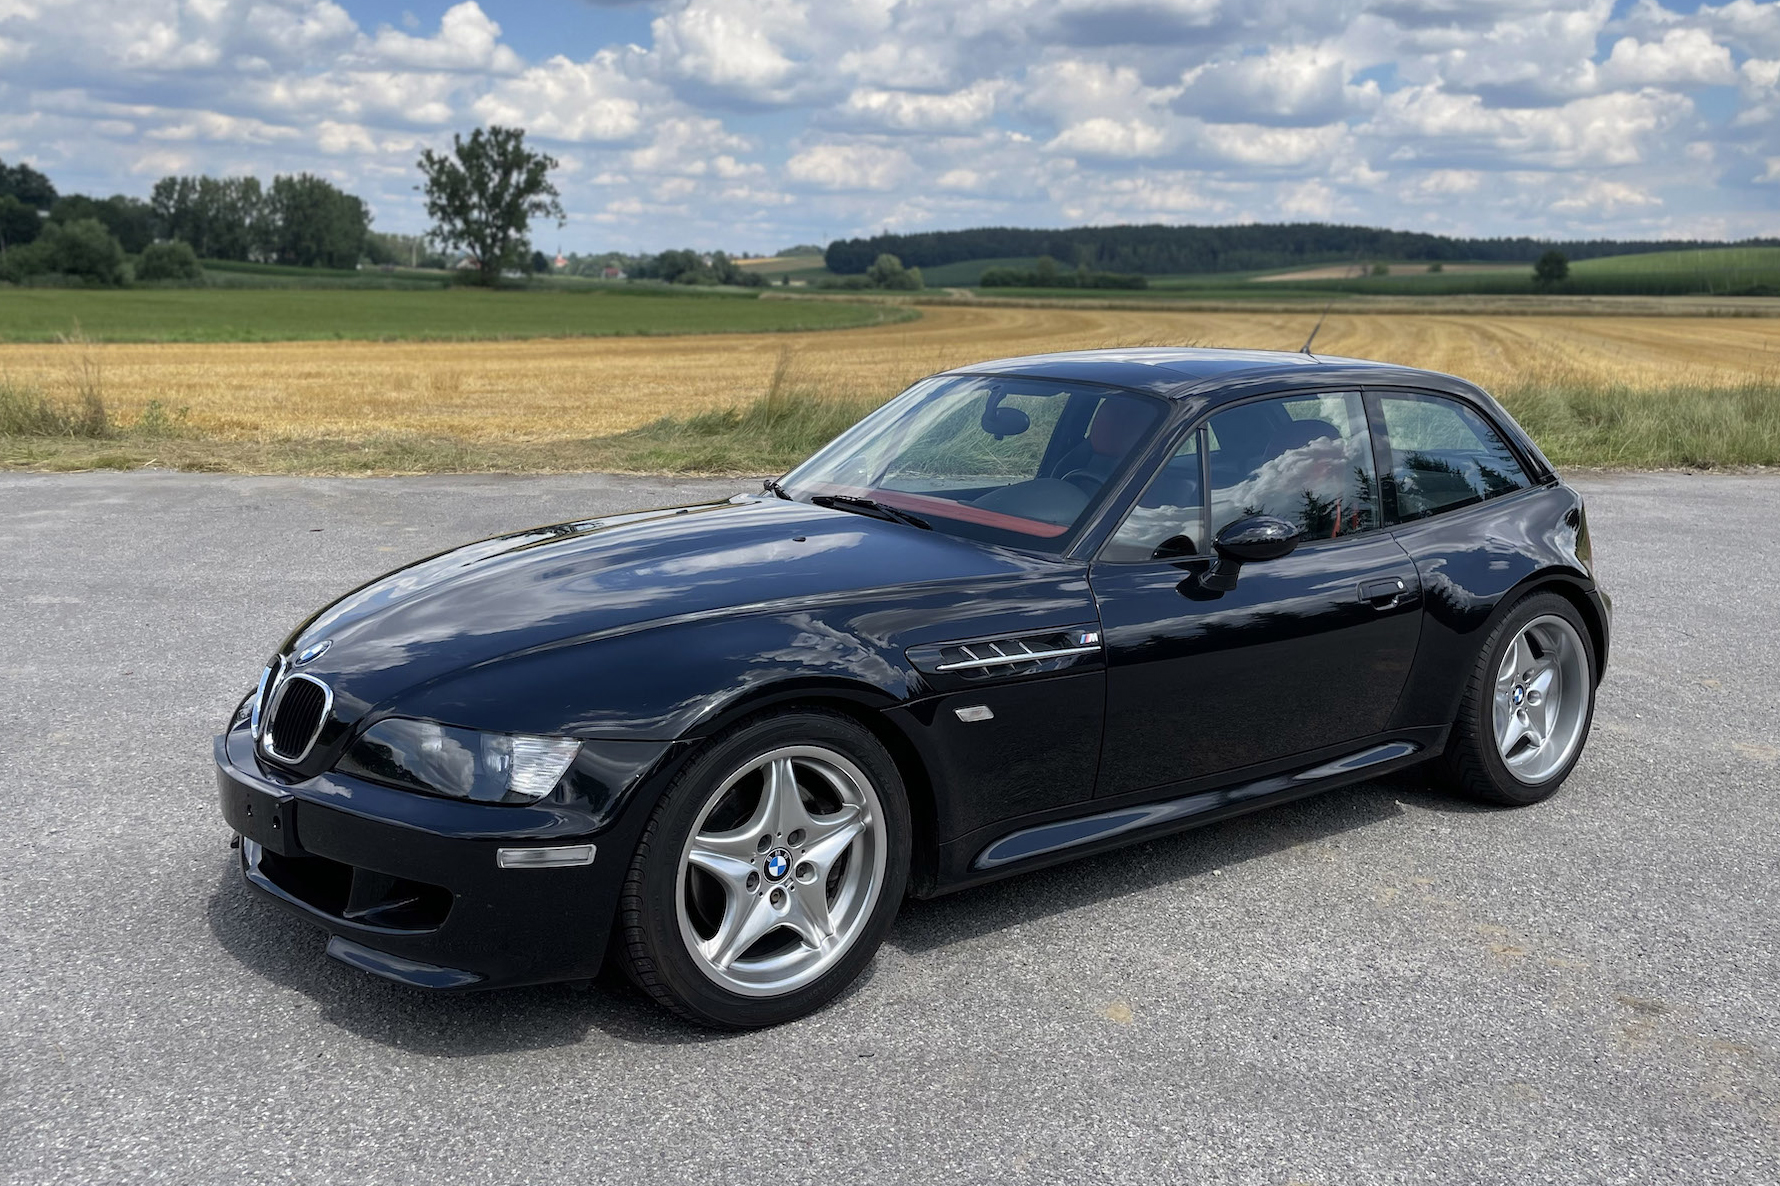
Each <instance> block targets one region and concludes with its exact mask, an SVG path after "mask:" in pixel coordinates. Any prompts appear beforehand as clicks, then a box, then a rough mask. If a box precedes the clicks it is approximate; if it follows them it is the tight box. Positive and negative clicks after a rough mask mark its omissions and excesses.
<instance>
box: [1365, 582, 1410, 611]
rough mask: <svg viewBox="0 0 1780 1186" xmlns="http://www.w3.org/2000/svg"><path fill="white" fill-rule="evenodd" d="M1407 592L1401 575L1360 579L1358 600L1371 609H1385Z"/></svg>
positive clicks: (1400, 599) (1406, 585) (1401, 598)
mask: <svg viewBox="0 0 1780 1186" xmlns="http://www.w3.org/2000/svg"><path fill="white" fill-rule="evenodd" d="M1408 592H1409V585H1408V584H1407V583H1406V582H1405V581H1404V580H1403V578H1402V577H1386V578H1384V579H1383V580H1381V581H1361V582H1360V600H1361V601H1364V602H1365V603H1366V604H1367V605H1370V606H1371V607H1372V608H1373V609H1377V610H1386V609H1390V608H1392V607H1393V606H1395V605H1397V604H1398V603H1399V602H1401V601H1402V600H1403V598H1404V596H1405V595H1406V594H1407V593H1408Z"/></svg>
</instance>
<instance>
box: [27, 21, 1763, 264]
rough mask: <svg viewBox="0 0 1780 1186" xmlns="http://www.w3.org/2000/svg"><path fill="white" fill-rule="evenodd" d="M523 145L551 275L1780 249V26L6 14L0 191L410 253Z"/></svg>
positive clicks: (1712, 23) (1718, 23) (1725, 23)
mask: <svg viewBox="0 0 1780 1186" xmlns="http://www.w3.org/2000/svg"><path fill="white" fill-rule="evenodd" d="M489 122H495V123H508V124H518V125H520V126H523V127H525V128H527V129H528V130H529V132H530V135H531V137H532V138H533V139H534V140H535V141H537V142H538V143H539V144H541V145H542V146H544V147H545V148H547V149H548V150H549V151H550V152H552V153H553V154H554V155H556V156H557V157H558V158H560V159H561V161H562V169H561V171H560V174H559V176H558V183H559V185H560V187H561V189H562V194H563V202H564V205H565V207H566V208H567V210H568V213H569V220H568V224H567V225H566V226H565V227H563V228H561V229H560V230H558V229H556V228H554V227H550V228H544V229H541V230H540V232H539V233H538V234H537V235H536V238H537V240H538V242H539V245H540V246H543V247H546V248H552V247H556V246H561V247H563V248H565V249H568V250H581V251H597V250H605V249H620V250H656V249H660V248H663V247H669V246H678V245H689V246H699V247H723V248H727V249H730V250H753V251H767V250H772V249H775V248H778V247H783V246H786V245H789V244H792V243H797V242H826V241H827V240H828V239H830V238H834V237H838V236H842V235H852V234H860V233H869V232H873V231H877V230H881V229H886V228H888V229H891V230H899V231H910V230H922V229H935V228H946V227H963V226H980V225H990V224H1011V225H1024V226H1061V225H1073V224H1080V223H1090V222H1091V223H1112V222H1171V223H1219V222H1253V221H1278V220H1287V219H1290V220H1297V219H1321V220H1336V221H1344V222H1361V223H1369V224H1378V225H1386V226H1393V227H1400V228H1406V229H1417V230H1431V231H1441V232H1449V233H1460V234H1483V235H1511V234H1535V235H1547V236H1554V237H1572V236H1594V235H1604V236H1614V237H1640V238H1646V237H1647V238H1685V237H1706V238H1718V237H1730V238H1740V237H1746V236H1751V235H1780V0H1727V2H1726V3H1722V4H1711V3H1699V2H1698V0H1669V2H1668V3H1666V4H1664V3H1658V2H1657V0H969V2H962V3H960V2H950V0H948V2H940V0H632V2H622V0H618V2H614V0H602V2H598V3H595V2H589V0H554V2H551V3H532V4H503V3H499V2H498V0H486V2H483V3H478V2H474V0H466V2H462V3H456V4H449V3H410V4H401V3H396V2H389V0H375V2H368V0H343V2H335V0H0V158H3V159H6V160H18V159H24V160H27V161H30V162H32V163H33V164H35V165H37V166H38V167H39V168H41V169H43V170H45V171H46V172H48V173H49V174H50V175H51V177H52V178H53V179H54V180H55V181H56V182H57V184H58V185H59V186H60V187H61V188H62V189H63V190H64V191H76V192H94V193H112V192H123V193H130V194H138V195H145V194H146V193H147V191H148V189H149V187H150V186H151V185H152V184H153V183H154V181H155V179H156V178H157V177H160V176H163V175H165V174H168V173H174V172H209V173H215V174H238V173H255V174H258V175H259V176H261V177H270V176H271V175H272V174H273V173H277V172H296V171H309V172H314V173H319V174H322V175H324V176H327V177H329V178H330V179H332V180H334V181H335V182H337V183H338V184H340V185H342V186H344V187H346V188H348V189H350V190H352V191H353V192H355V193H359V194H361V195H362V196H364V197H365V198H366V199H367V200H368V201H369V202H370V203H371V205H372V208H373V211H374V213H375V218H376V226H377V227H378V228H379V229H383V230H391V231H404V232H409V231H418V230H422V229H424V227H425V217H424V213H423V211H422V210H421V206H420V202H419V198H418V195H417V194H416V193H415V192H414V190H413V185H414V181H415V177H416V174H415V170H414V159H415V157H416V156H417V155H418V154H419V152H420V150H421V149H422V148H424V147H428V146H438V145H440V144H443V143H446V142H448V141H449V139H450V136H451V133H452V132H454V131H463V130H467V129H469V128H471V127H474V126H476V125H478V124H481V123H489Z"/></svg>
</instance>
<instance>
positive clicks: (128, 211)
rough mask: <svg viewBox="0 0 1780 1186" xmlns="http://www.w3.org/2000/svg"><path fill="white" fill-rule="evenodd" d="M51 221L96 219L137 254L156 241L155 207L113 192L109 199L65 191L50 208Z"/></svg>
mask: <svg viewBox="0 0 1780 1186" xmlns="http://www.w3.org/2000/svg"><path fill="white" fill-rule="evenodd" d="M49 217H50V221H51V222H78V221H79V220H80V219H83V218H96V219H98V220H99V221H100V222H102V223H104V224H105V229H106V230H108V231H110V232H111V233H112V234H113V235H115V236H116V237H117V241H118V244H119V245H120V246H121V247H123V249H124V250H125V251H127V252H129V253H130V254H131V255H135V254H137V253H138V252H140V251H141V250H142V249H143V248H145V247H147V246H148V245H149V244H150V243H153V242H154V241H155V234H154V221H155V215H154V209H153V207H151V206H150V205H149V204H148V203H147V202H144V201H143V200H142V199H141V198H131V197H126V196H125V195H123V194H112V195H111V196H110V197H109V198H89V197H87V196H86V195H85V194H65V195H63V196H62V197H60V198H57V199H56V204H55V205H53V206H51V207H50V208H49Z"/></svg>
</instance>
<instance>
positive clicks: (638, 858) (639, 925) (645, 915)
mask: <svg viewBox="0 0 1780 1186" xmlns="http://www.w3.org/2000/svg"><path fill="white" fill-rule="evenodd" d="M788 745H796V746H807V745H815V746H822V747H826V748H827V749H830V750H832V751H834V752H836V753H839V754H841V755H843V756H844V757H846V758H847V759H849V760H850V761H851V762H852V763H853V764H854V765H855V766H856V767H858V769H859V770H860V771H861V772H863V773H864V774H865V776H866V777H867V778H869V779H870V780H871V782H872V784H873V789H874V790H875V791H876V794H877V799H878V803H879V805H880V806H881V808H882V816H883V824H884V831H885V841H886V842H885V866H884V872H883V876H882V881H881V883H880V889H879V892H878V897H877V900H876V903H875V905H874V906H872V907H871V909H870V911H869V913H864V920H863V922H862V924H861V925H860V927H859V929H858V931H857V932H856V933H855V935H854V937H853V939H852V944H851V947H850V948H848V949H847V950H846V952H845V954H844V955H842V956H841V957H840V958H839V959H838V960H837V961H836V962H835V963H834V964H833V965H832V966H830V967H829V968H827V970H826V971H825V972H823V973H822V974H821V975H820V977H819V978H818V979H815V980H814V981H813V982H811V983H809V984H806V985H803V986H801V987H799V988H796V989H794V990H792V991H789V992H786V993H784V994H783V995H777V996H748V995H743V994H741V993H738V992H733V991H730V990H729V989H727V988H725V987H724V986H723V985H720V984H718V983H717V982H716V981H715V980H713V979H712V978H711V977H710V976H708V975H706V973H705V972H704V971H703V970H702V969H701V966H700V964H699V962H698V961H697V960H696V959H695V958H694V956H693V954H692V953H691V952H690V951H689V950H688V949H687V944H686V941H685V940H684V939H683V938H682V934H681V927H680V918H679V913H678V905H677V897H676V895H677V892H678V890H679V880H680V878H681V877H682V876H684V874H683V872H682V866H681V863H680V862H681V855H682V851H683V849H684V847H685V845H686V844H687V842H688V839H689V837H690V835H691V832H692V829H693V828H694V827H695V826H696V825H697V824H698V822H699V819H700V817H701V815H702V813H703V812H704V810H705V808H706V805H707V801H708V800H709V799H711V797H712V795H713V793H714V792H715V791H716V790H717V789H718V788H719V787H720V786H721V785H722V783H723V781H724V780H725V779H726V778H728V777H729V776H730V775H731V774H732V773H733V772H735V771H737V770H739V769H742V768H743V767H744V766H746V764H748V763H749V762H750V761H752V760H755V759H757V758H759V757H760V756H762V755H765V754H770V753H771V752H772V751H774V750H775V749H778V748H780V747H784V746H788ZM910 836H911V827H910V823H909V807H908V796H907V792H906V791H905V790H904V788H903V783H902V777H901V775H900V774H899V772H898V771H897V767H896V763H895V761H894V760H893V759H892V758H891V757H890V755H889V753H888V752H886V751H885V749H884V747H883V745H882V744H881V743H880V742H879V741H878V739H877V738H876V737H874V736H873V735H872V733H871V731H870V730H869V729H867V728H866V727H865V726H863V725H861V724H860V723H859V722H858V721H856V720H854V719H853V718H851V717H849V716H846V715H845V714H842V713H837V712H831V711H827V710H822V709H797V710H793V711H785V712H774V713H770V714H763V715H761V716H757V717H752V718H750V719H748V720H745V721H743V722H741V723H740V724H738V725H736V726H735V727H733V728H732V729H730V730H728V731H727V732H725V733H723V734H721V735H720V736H718V737H716V738H713V739H712V740H711V741H710V742H709V743H708V744H707V745H706V746H705V748H704V749H703V750H702V751H701V752H700V753H699V754H698V755H697V756H696V757H695V758H694V759H693V760H692V761H691V762H690V763H688V765H687V766H686V768H685V769H684V770H682V771H681V772H680V774H679V775H678V776H676V778H675V779H674V781H673V783H672V784H671V785H670V786H669V787H668V790H667V792H666V793H665V794H664V795H663V796H662V799H661V802H660V803H659V804H658V805H657V806H656V808H655V811H654V813H653V814H652V815H651V816H650V818H649V822H648V824H647V825H646V826H645V827H644V829H643V834H642V837H641V839H640V840H639V841H638V843H637V850H636V854H635V856H634V857H632V859H631V864H630V873H629V876H628V877H627V878H626V880H625V883H624V890H623V894H622V896H621V898H620V901H619V914H618V924H619V925H618V934H617V935H616V936H615V939H616V940H617V945H618V947H619V950H618V953H617V955H618V960H619V962H620V963H621V965H622V966H623V968H624V970H625V972H626V973H627V974H628V975H629V977H630V979H631V980H632V982H633V983H635V984H636V985H637V987H639V988H641V989H642V990H643V991H644V992H646V993H648V994H649V996H650V997H652V998H653V999H654V1000H655V1001H656V1002H657V1003H658V1004H660V1005H662V1006H663V1007H664V1008H666V1009H668V1010H669V1011H670V1012H672V1013H674V1014H676V1015H678V1016H680V1017H682V1018H685V1019H686V1020H688V1021H692V1022H696V1023H698V1024H701V1025H706V1026H710V1027H713V1028H716V1029H733V1030H741V1029H758V1028H761V1027H764V1026H773V1025H780V1024H782V1023H784V1022H787V1021H792V1020H795V1019H796V1018H799V1017H803V1016H806V1015H808V1014H810V1013H813V1012H815V1011H816V1010H817V1009H820V1008H821V1007H822V1006H823V1005H826V1004H827V1003H828V1002H829V1001H831V1000H832V999H834V997H835V996H836V995H837V994H838V993H840V992H841V991H842V990H843V989H845V988H846V987H847V985H849V984H850V983H852V982H853V980H854V979H856V978H857V977H858V976H859V974H860V973H861V972H862V971H864V970H865V968H866V966H867V965H868V964H870V962H871V960H872V957H873V956H874V955H875V954H876V953H877V949H878V947H879V946H880V945H881V944H882V943H883V941H884V936H885V935H886V934H888V933H889V930H890V926H891V924H892V923H893V922H894V921H895V918H896V912H897V910H898V908H899V907H900V906H901V904H902V898H903V894H904V892H905V891H906V890H907V887H908V869H909V847H910ZM807 888H808V887H806V889H807ZM862 913H863V911H862Z"/></svg>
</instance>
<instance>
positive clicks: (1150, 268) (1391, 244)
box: [823, 222, 1780, 276]
mask: <svg viewBox="0 0 1780 1186" xmlns="http://www.w3.org/2000/svg"><path fill="white" fill-rule="evenodd" d="M1757 243H1759V244H1762V245H1773V244H1780V240H1775V239H1767V240H1752V241H1751V245H1755V244H1757ZM1722 246H1724V244H1722V243H1716V242H1701V241H1686V242H1682V241H1676V240H1661V241H1652V240H1618V239H1591V240H1586V241H1575V242H1552V241H1548V240H1543V239H1534V238H1529V237H1524V236H1523V237H1518V238H1495V239H1479V238H1458V237H1453V236H1448V235H1432V234H1425V233H1422V232H1419V231H1392V230H1384V229H1381V228H1378V227H1361V226H1341V225H1336V224H1332V223H1318V222H1299V223H1279V224H1251V225H1246V226H1161V225H1152V226H1105V227H1073V228H1068V229H1062V230H1030V229H1026V228H1023V227H978V228H975V229H972V230H961V231H926V232H921V233H917V234H905V235H892V234H881V235H874V236H872V237H871V238H867V239H840V240H837V241H835V242H833V243H830V244H829V245H828V250H827V251H826V252H825V253H824V256H823V259H824V262H826V264H827V265H828V270H829V271H831V272H836V273H839V274H842V275H847V274H858V273H863V272H864V271H866V269H868V268H869V267H871V265H872V263H873V262H874V261H875V260H876V259H877V258H878V256H880V255H883V254H886V253H888V254H892V255H895V256H897V257H898V258H900V259H901V260H902V261H903V263H905V264H908V265H910V266H915V267H928V268H931V267H940V266H942V265H944V264H953V263H963V262H965V261H967V260H978V259H1005V258H1013V257H1034V256H1050V257H1051V258H1052V259H1054V260H1058V261H1061V262H1062V263H1063V265H1064V266H1065V267H1068V268H1074V269H1084V268H1085V269H1087V270H1089V271H1098V272H1111V273H1140V274H1145V275H1151V276H1155V275H1166V274H1181V273H1197V272H1243V271H1254V270H1260V269H1264V268H1285V267H1294V266H1298V265H1310V264H1326V263H1340V262H1343V261H1346V260H1355V259H1396V260H1431V261H1433V260H1450V261H1458V260H1476V261H1486V262H1504V263H1522V262H1526V263H1530V262H1532V261H1533V260H1534V259H1536V258H1538V257H1539V256H1540V255H1541V254H1543V253H1544V252H1546V251H1551V250H1555V251H1560V252H1562V253H1563V254H1564V255H1565V256H1567V257H1568V258H1570V259H1590V258H1594V257H1596V256H1603V255H1621V254H1625V253H1628V252H1639V251H1673V250H1678V249H1683V248H1699V247H1722Z"/></svg>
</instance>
